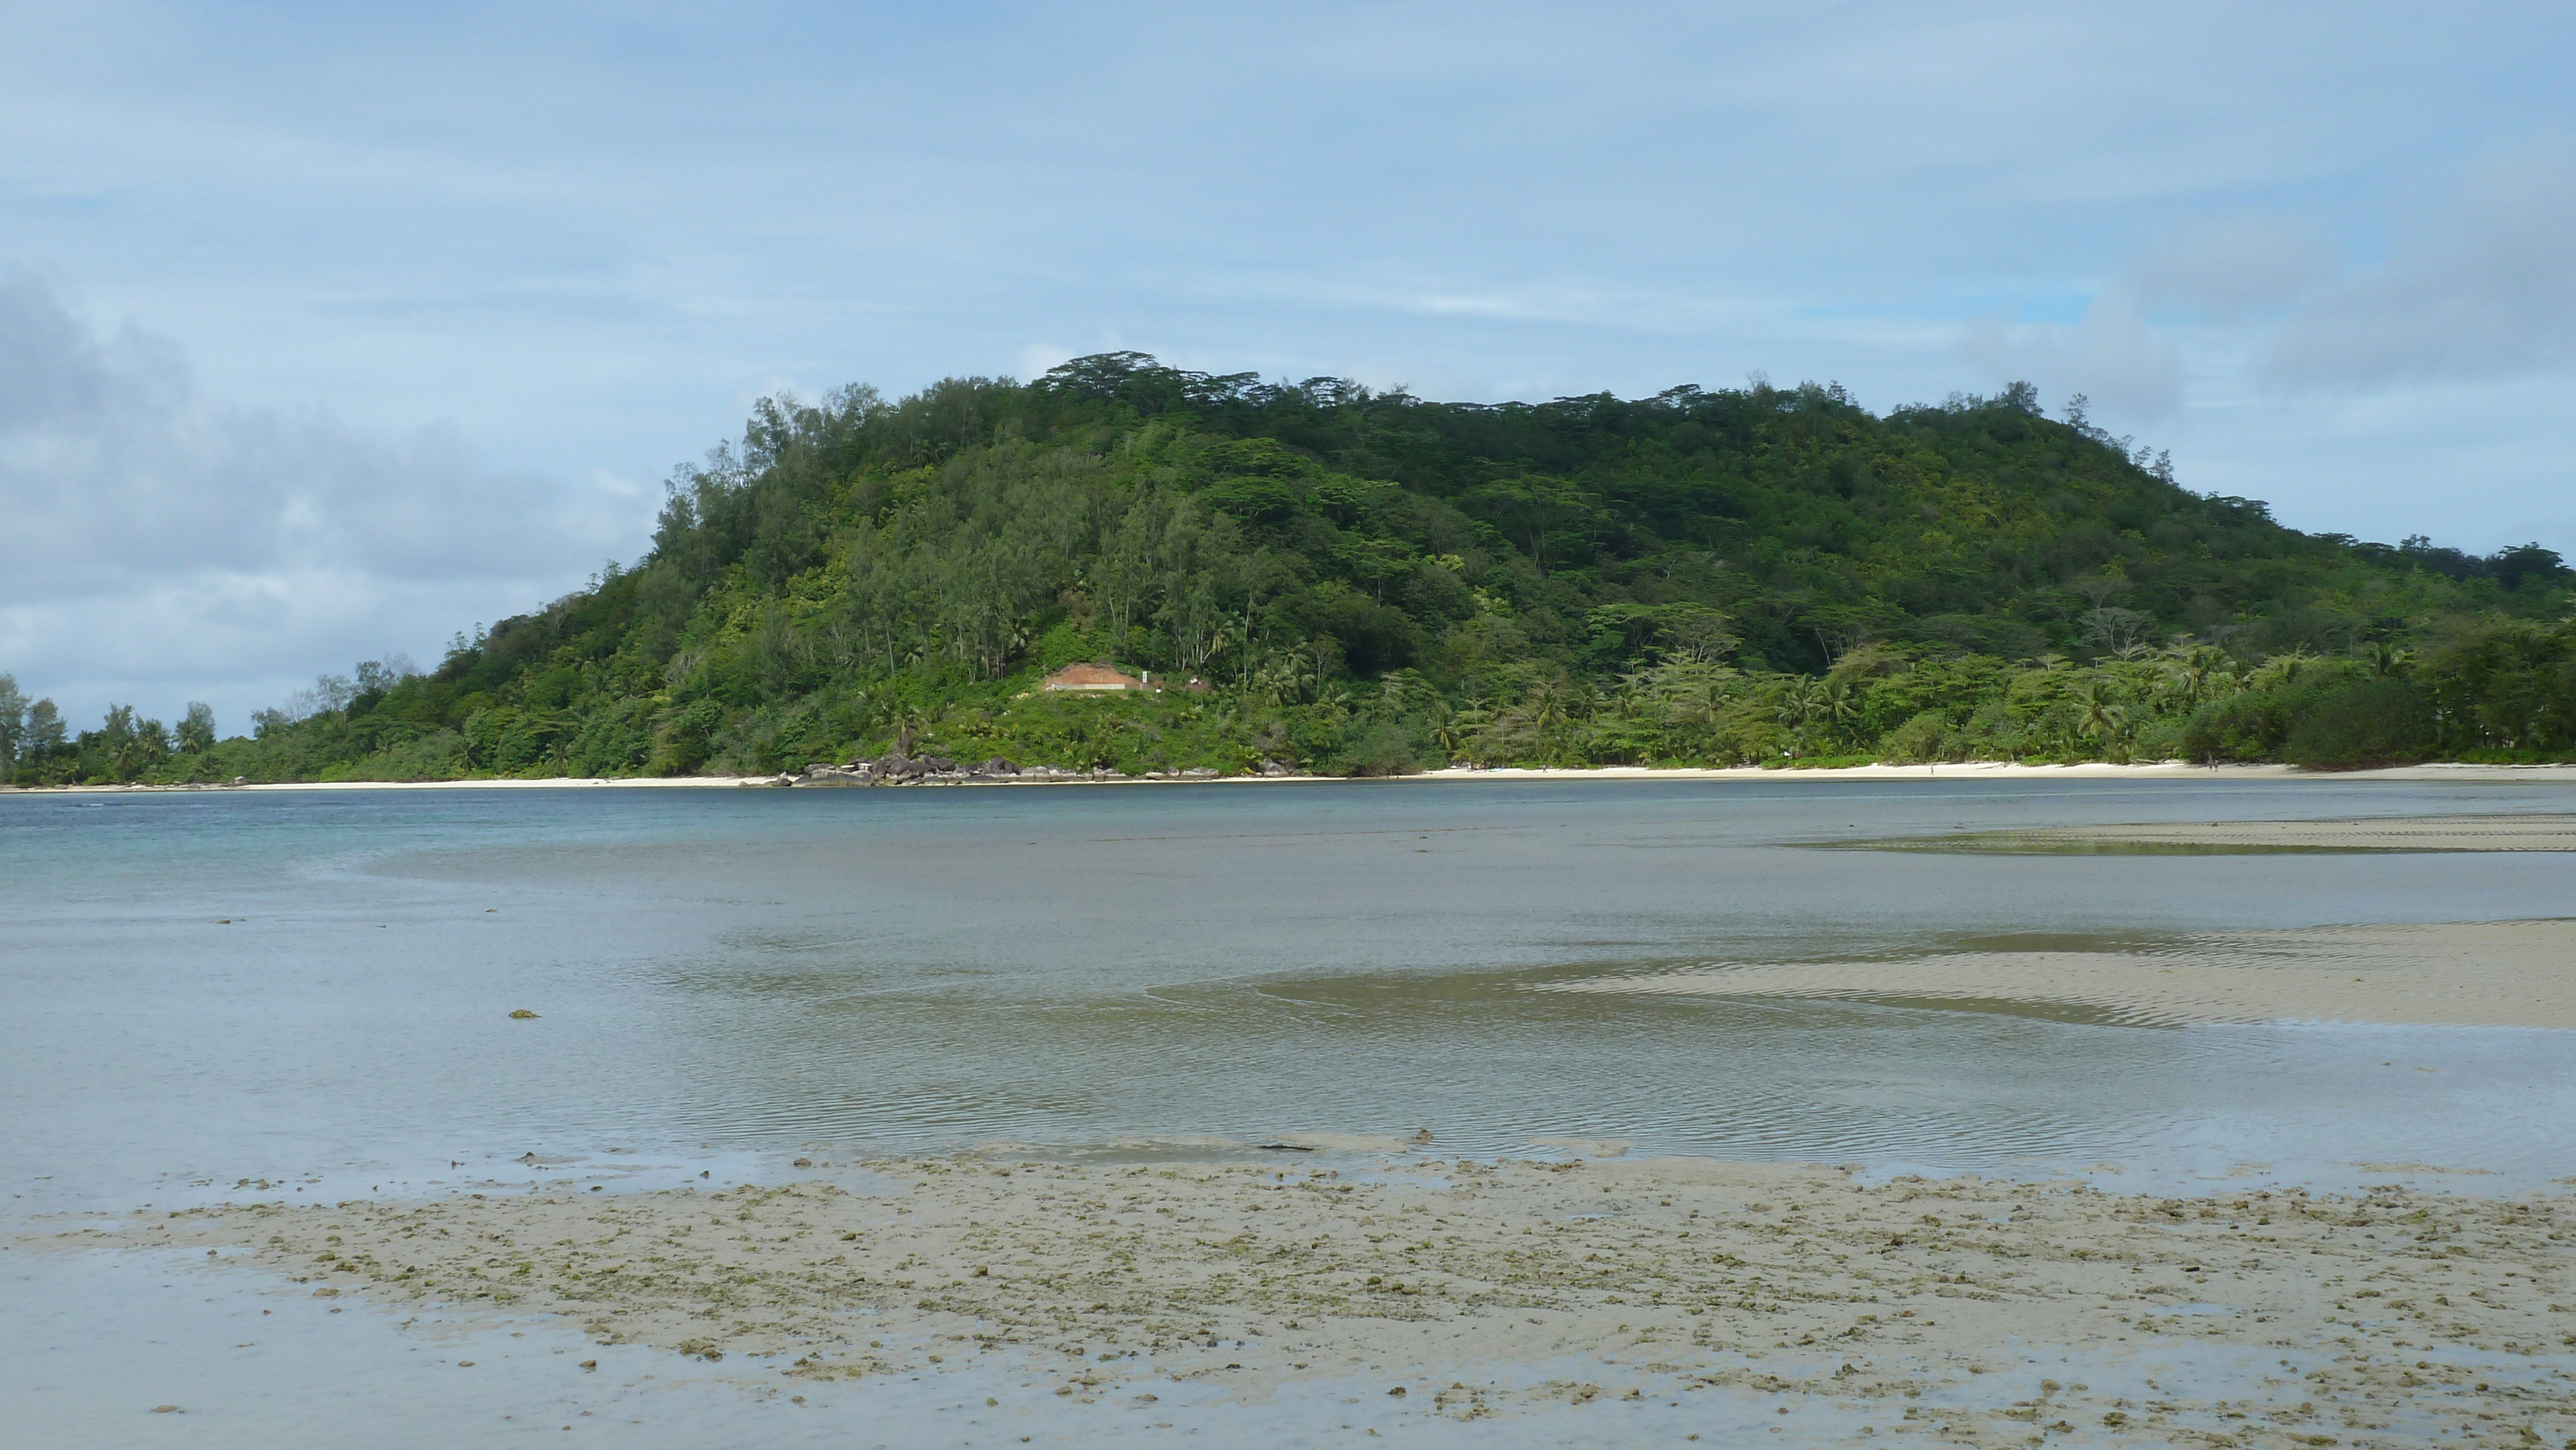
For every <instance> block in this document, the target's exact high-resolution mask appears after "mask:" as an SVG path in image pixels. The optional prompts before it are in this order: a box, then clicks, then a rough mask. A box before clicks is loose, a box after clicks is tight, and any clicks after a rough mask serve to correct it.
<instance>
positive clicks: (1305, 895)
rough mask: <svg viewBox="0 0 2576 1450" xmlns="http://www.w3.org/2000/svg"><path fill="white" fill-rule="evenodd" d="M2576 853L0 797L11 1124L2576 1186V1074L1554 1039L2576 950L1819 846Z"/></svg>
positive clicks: (2360, 858) (2334, 882) (1869, 825)
mask: <svg viewBox="0 0 2576 1450" xmlns="http://www.w3.org/2000/svg"><path fill="white" fill-rule="evenodd" d="M2564 808H2565V807H2564V792H2563V790H2554V789H2552V788H2548V787H2506V788H2498V787H2463V786H2445V785H2427V784H2416V783H2405V784H2397V783H2378V782H2331V783H2328V782H2308V781H2300V782H2277V783H2276V782H2260V783H2234V782H2230V783H2204V782H2192V783H2187V784H2186V783H2166V782H2157V783H2151V784H2136V783H2119V782H2110V783H2089V782H2088V783H2069V784H2063V785H2061V784H2056V783H2049V784H2045V785H2035V784H2031V783H2027V782H1959V783H1925V782H1905V783H1888V784H1867V785H1863V784H1849V783H1805V782H1800V783H1785V784H1781V785H1769V784H1755V785H1748V784H1742V783H1732V782H1729V783H1694V782H1674V783H1667V782H1597V783H1568V784H1562V785H1560V784H1553V783H1550V784H1520V783H1513V784H1479V785H1448V784H1441V785H1432V784H1421V783H1370V784H1352V785H1347V786H1344V785H1300V786H1289V787H1234V786H1229V787H1201V788H1112V789H1072V788H1067V789H1028V790H986V791H974V790H950V791H927V790H924V791H908V792H903V791H837V792H794V791H743V792H719V791H703V792H702V791H686V792H645V791H636V792H605V791H603V792H581V793H561V794H556V793H536V792H498V791H496V792H491V793H481V792H472V793H395V792H387V793H366V794H350V795H322V794H314V795H286V794H277V795H259V796H223V797H209V796H175V797H172V796H164V797H150V796H127V797H114V798H109V799H106V800H97V799H91V800H87V801H74V800H71V799H67V798H61V797H32V798H31V797H24V796H19V797H9V798H0V879H6V880H8V881H9V882H10V883H11V885H10V890H11V893H12V894H11V906H12V910H11V912H10V914H9V916H8V918H7V920H6V921H5V922H0V1091H6V1092H7V1094H8V1095H9V1099H10V1101H11V1102H12V1103H13V1104H15V1105H17V1106H18V1108H19V1110H20V1117H19V1119H18V1123H19V1125H20V1126H19V1127H18V1128H15V1129H13V1131H12V1133H11V1134H10V1135H8V1137H7V1139H6V1141H5V1144H0V1174H5V1176H6V1177H7V1180H8V1182H9V1185H10V1188H11V1191H12V1192H21V1191H37V1190H35V1189H34V1188H33V1187H32V1185H36V1184H37V1183H38V1182H39V1181H40V1180H42V1181H43V1184H44V1186H43V1188H42V1189H41V1192H40V1194H39V1196H41V1197H43V1198H45V1199H46V1200H47V1201H48V1202H54V1201H65V1200H66V1199H94V1200H96V1201H101V1202H121V1201H132V1200H133V1199H134V1198H135V1197H137V1196H148V1192H149V1186H150V1185H152V1184H154V1183H156V1182H159V1181H162V1175H165V1174H180V1175H191V1174H195V1175H206V1176H220V1178H221V1179H222V1181H225V1182H230V1181H231V1180H232V1179H233V1178H235V1177H238V1176H241V1175H245V1174H250V1175H259V1174H284V1173H288V1172H303V1171H306V1170H315V1171H319V1170H324V1169H330V1170H339V1169H342V1168H344V1167H346V1166H348V1165H379V1164H382V1165H393V1166H396V1167H400V1168H403V1169H404V1170H405V1171H408V1170H409V1169H410V1168H411V1167H414V1166H417V1165H421V1164H432V1165H444V1164H445V1163H447V1162H451V1161H456V1160H460V1159H464V1158H466V1157H467V1156H468V1155H469V1154H485V1153H491V1154H498V1155H500V1156H504V1157H510V1156H516V1155H517V1154H519V1153H520V1152H522V1151H525V1150H530V1149H538V1150H543V1151H545V1152H549V1153H552V1152H565V1153H575V1154H579V1153H596V1152H602V1151H605V1150H607V1149H609V1148H611V1147H641V1148H643V1149H645V1150H646V1151H648V1152H702V1151H710V1150H722V1151H741V1150H779V1149H785V1148H790V1147H794V1146H796V1145H799V1144H807V1143H814V1144H829V1145H831V1146H833V1147H835V1148H836V1149H841V1150H845V1151H852V1152H860V1151H871V1150H899V1149H913V1148H943V1147H954V1146H961V1145H969V1144H974V1143H978V1142H986V1141H991V1140H997V1139H999V1140H1011V1141H1017V1142H1031V1143H1044V1144H1059V1145H1084V1144H1093V1145H1097V1144H1106V1143H1110V1142H1112V1141H1116V1140H1122V1139H1135V1138H1149V1139H1150V1138H1188V1137H1196V1136H1204V1135H1221V1136H1223V1137H1226V1138H1231V1139H1235V1140H1238V1141H1242V1142H1247V1143H1249V1142H1258V1141H1268V1140H1271V1139H1273V1138H1275V1137H1276V1136H1277V1135H1279V1134H1281V1133H1286V1132H1294V1131H1299V1130H1330V1131H1341V1132H1367V1133H1403V1134H1409V1133H1411V1132H1412V1131H1413V1130H1414V1129H1416V1128H1422V1127H1427V1128H1429V1129H1431V1130H1432V1131H1433V1132H1434V1134H1435V1143H1436V1146H1437V1150H1438V1151H1442V1152H1466V1153H1478V1154H1487V1153H1503V1152H1517V1151H1522V1150H1523V1149H1524V1148H1525V1147H1526V1145H1527V1143H1528V1141H1529V1139H1530V1138H1532V1137H1533V1136H1538V1135H1551V1136H1566V1137H1587V1138H1622V1139H1633V1140H1635V1142H1636V1144H1637V1147H1638V1151H1640V1152H1658V1151H1685V1152H1702V1153H1716V1154H1726V1155H1736V1156H1747V1157H1781V1158H1814V1159H1823V1160H1827V1161H1835V1162H1848V1161H1854V1160H1862V1161H1868V1162H1872V1163H1878V1164H1882V1165H1894V1164H1905V1165H1915V1166H1922V1167H1929V1168H1974V1169H1983V1170H1989V1171H1998V1170H2009V1171H2020V1170H2025V1169H2032V1168H2036V1167H2038V1166H2040V1165H2052V1164H2053V1165H2077V1166H2081V1165H2086V1164H2091V1163H2095V1162H2105V1161H2108V1162H2116V1163H2121V1164H2127V1165H2132V1166H2136V1167H2139V1168H2142V1169H2151V1170H2154V1171H2159V1172H2167V1173H2177V1172H2190V1171H2201V1170H2203V1169H2207V1170H2209V1171H2218V1170H2221V1169H2224V1168H2225V1167H2226V1166H2227V1165H2229V1164H2232V1163H2235V1162H2238V1161H2240V1160H2247V1159H2255V1160H2262V1161H2268V1162H2273V1163H2276V1164H2282V1165H2299V1164H2339V1163H2344V1162H2348V1161H2352V1160H2387V1159H2402V1158H2421V1159H2425V1160H2427V1161H2438V1162H2458V1161H2461V1160H2463V1159H2466V1160H2471V1161H2475V1162H2477V1163H2480V1164H2482V1165H2484V1166H2488V1167H2495V1168H2500V1169H2507V1170H2510V1171H2514V1172H2518V1173H2526V1174H2536V1175H2539V1176H2550V1175H2551V1174H2553V1173H2564V1172H2565V1171H2567V1170H2566V1167H2565V1163H2564V1157H2565V1155H2564V1151H2563V1144H2560V1143H2558V1142H2556V1141H2554V1140H2553V1139H2552V1138H2551V1137H2550V1136H2549V1135H2548V1134H2547V1130H2545V1129H2543V1128H2542V1127H2540V1126H2538V1125H2539V1124H2543V1123H2546V1122H2550V1121H2565V1120H2567V1119H2568V1117H2569V1116H2570V1110H2571V1109H2576V1072H2571V1071H2570V1070H2569V1069H2570V1068H2571V1067H2576V1054H2571V1051H2570V1048H2569V1047H2568V1046H2567V1044H2566V1036H2567V1035H2566V1034H2557V1033H2547V1032H2529V1031H2521V1032H2517V1031H2502V1030H2496V1031H2489V1030H2460V1029H2401V1028H2333V1029H2323V1028H2290V1027H2256V1026H2231V1027H2189V1028H2168V1029H2157V1030H2141V1029H2138V1028H2133V1027H2126V1026H2116V1025H2105V1024H2104V1023H2102V1022H2101V1021H2100V1020H2098V1019H2095V1018H2090V1017H2087V1016H2086V1015H2085V1014H2084V1013H2083V1012H2081V1011H2069V1010H2063V1009H2055V1008H2047V1009H2043V1008H2035V1007H2030V1006H2027V1005H2019V1004H2010V1003H1994V1004H1966V1005H1973V1006H1978V1007H1982V1008H1985V1009H1987V1010H1961V1008H1962V1006H1963V1004H1960V1003H1957V1002H1943V1003H1940V1004H1938V1005H1932V1004H1922V1003H1906V1002H1891V1001H1880V1002H1875V1003H1859V1002H1841V1001H1814V1000H1808V1001H1752V1000H1734V999H1701V1000H1691V999H1676V998H1651V999H1649V998H1636V997H1627V996H1617V995H1578V994H1562V993H1551V992H1534V991H1531V990H1528V988H1529V987H1530V986H1531V985H1532V984H1534V983H1540V982H1548V981H1562V980H1565V979H1567V978H1569V977H1580V976H1590V975H1595V974H1600V973H1604V972H1620V973H1626V972H1635V971H1639V970H1644V969H1651V968H1654V967H1657V966H1665V965H1673V964H1679V963H1687V962H1705V961H1709V960H1730V961H1748V960H1775V961H1776V960H1802V959H1804V960H1813V959H1824V958H1831V957H1845V958H1848V957H1853V956H1871V955H1888V954H1907V953H1916V952H1923V951H1929V950H1958V949H1962V948H1971V949H1973V948H1975V947H1978V946H1986V947H1993V946H1996V945H1998V944H2000V943H2006V942H2008V943H2010V944H2011V945H2012V946H2014V947H2019V948H2024V949H2027V948H2029V947H2031V946H2032V945H2033V944H2034V943H2040V944H2046V945H2052V946H2065V945H2070V944H2074V943H2079V942H2080V943H2082V944H2084V945H2087V946H2095V947H2098V946H2101V945H2104V944H2106V943H2111V944H2129V943H2135V942H2139V941H2144V940H2150V939H2159V938H2163V937H2167V936H2170V935H2172V934H2175V933H2183V932H2192V931H2208V930H2217V929H2260V928H2274V927H2294V926H2309V925H2320V924H2330V923H2361V922H2394V921H2431V920H2461V919H2490V918H2500V917H2535V916H2564V915H2571V914H2576V879H2571V876H2576V873H2570V872H2568V871H2567V870H2566V869H2565V865H2564V862H2563V860H2561V859H2559V858H2554V857H2548V856H2534V855H2526V856H2494V855H2489V856H2463V855H2452V856H2387V855H2376V854H2374V855H2352V854H2341V853H2337V854H2331V855H2328V854H2316V853H2299V854H2268V855H2263V856H2259V857H2252V858H2243V859H2230V860H2224V861H2219V860H2206V859H2201V858H2200V857H2198V856H2196V855H2191V854H2169V853H2158V854H2146V855H2139V854H2125V853H2119V854H2078V855H2068V856H2055V855H2050V856H1993V855H1983V856H1981V855H1976V854H1936V853H1923V852H1887V851H1869V852H1857V851H1833V852H1818V851H1812V850H1803V849H1796V848H1798V847H1802V846H1809V845H1816V844H1836V843H1843V842H1860V841H1865V840H1878V841H1884V840H1885V839H1887V838H1890V837H1895V836H1903V835H1909V834H1910V835H1924V834H1931V833H1941V832H1996V831H2004V830H2014V829H2028V828H2031V827H2036V826H2052V825H2081V824H2088V823H2099V822H2113V821H2117V822H2134V821H2142V820H2159V819H2196V820H2201V821H2207V820H2215V819H2284V818H2291V817H2326V816H2348V815H2353V814H2356V813H2395V812H2407V811H2422V812H2445V813H2454V814H2456V813H2462V812H2467V811H2499V810H2501V811H2513V810H2563V809H2564ZM227 921H228V922H229V924H220V923H224V922H227ZM514 1008H526V1009H528V1010H531V1011H535V1012H537V1013H538V1014H540V1015H539V1016H538V1017H537V1018H536V1019H535V1020H533V1021H513V1020H511V1019H510V1018H509V1017H508V1015H507V1014H508V1013H509V1012H510V1011H511V1010H512V1009H514ZM2425 1069H2432V1070H2430V1071H2427V1070H2425ZM505 1148H506V1150H507V1151H506V1153H503V1152H502V1151H501V1150H503V1149H505ZM2285 1171H2289V1169H2287V1168H2285Z"/></svg>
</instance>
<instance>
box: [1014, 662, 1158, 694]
mask: <svg viewBox="0 0 2576 1450" xmlns="http://www.w3.org/2000/svg"><path fill="white" fill-rule="evenodd" d="M1038 688H1039V689H1042V690H1141V689H1144V688H1145V682H1144V681H1143V680H1140V679H1138V678H1136V677H1135V676H1134V675H1131V674H1128V673H1126V672H1125V671H1123V670H1120V669H1118V668H1116V667H1115V666H1112V665H1101V664H1087V663H1086V664H1073V665H1066V666H1065V667H1064V668H1063V669H1060V670H1058V671H1056V672H1055V673H1054V674H1051V675H1049V676H1047V677H1046V679H1045V681H1044V682H1043V683H1041V684H1040V685H1039V686H1038Z"/></svg>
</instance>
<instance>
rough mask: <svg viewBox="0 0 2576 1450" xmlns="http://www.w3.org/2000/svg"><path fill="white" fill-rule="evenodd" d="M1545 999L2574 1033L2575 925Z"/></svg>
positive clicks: (1707, 981)
mask: <svg viewBox="0 0 2576 1450" xmlns="http://www.w3.org/2000/svg"><path fill="white" fill-rule="evenodd" d="M1536 990H1541V991H1551V992H1587V993H1638V994H1647V995H1668V996H1690V997H1838V998H1850V999H1861V1000H1878V1001H1888V1002H1903V1003H1917V1004H1925V1005H1932V1006H1954V1007H1969V1006H1980V1005H2005V1006H2009V1005H2011V1004H2026V1003H2045V1004H2051V1005H2055V1006H2062V1007H2073V1008H2079V1009H2084V1010H2086V1011H2088V1012H2090V1013H2092V1014H2094V1015H2097V1016H2098V1017H2099V1018H2101V1019H2102V1020H2105V1021H2115V1022H2133V1023H2141V1024H2157V1023H2180V1022H2279V1021H2307V1022H2368V1023H2416V1024H2426V1025H2447V1026H2487V1027H2548V1028H2560V1029H2566V1028H2576V921H2564V920H2552V921H2497V922H2459V923H2446V924H2441V925H2432V926H2357V927H2325V928H2313V929H2308V930H2302V931H2270V932H2229V933H2207V934H2200V935H2193V936H2186V937H2179V938H2175V939H2172V940H2168V941H2162V942H2157V943H2155V944H2153V945H2150V946H2144V947H2141V948H2139V949H2136V950H2131V951H1962V952H1944V953H1936V954H1932V955H1928V956H1919V957H1908V958H1903V959H1899V960H1892V961H1820V962H1762V963H1752V964H1746V965H1735V966H1713V967H1707V968H1691V969H1685V970H1681V971H1670V972H1654V973H1640V974H1637V975H1632V976H1617V977H1595V978H1589V979H1586V980H1582V981H1575V982H1557V983H1549V984H1547V985H1545V986H1543V987H1540V988H1537V989H1536Z"/></svg>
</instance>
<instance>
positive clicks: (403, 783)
mask: <svg viewBox="0 0 2576 1450" xmlns="http://www.w3.org/2000/svg"><path fill="white" fill-rule="evenodd" d="M1363 779H1364V780H1369V781H1372V782H1377V783H1385V784H1397V783H1404V782H1415V783H1433V782H1443V783H1454V782H1460V781H1497V782H1500V781H1512V782H1521V781H1605V780H1647V781H1652V780H1683V781H1720V782H1736V783H1756V782H1769V783H1778V782H1806V781H1816V782H1824V781H1834V782H1849V781H1943V780H2016V781H2028V780H2158V781H2227V780H2304V781H2339V780H2358V781H2446V782H2454V783H2460V784H2532V785H2542V784H2546V785H2559V784H2567V785H2576V764H2571V765H2477V764H2468V763H2451V762H2432V763H2428V764H2424V765H2401V766H2389V767H2386V768H2383V769H2379V770H2350V771H2314V770H2306V769H2302V768H2301V767H2298V766H2294V765H2186V764H2183V763H2181V762H2179V761H2164V762H2159V763H2156V764H2152V765H2113V764H2109V763H2107V762H2086V763H2083V764H2078V765H2022V764H2018V763H2013V762H2005V761H1969V762H1963V763H1950V764H1938V765H1848V766H1833V767H1826V768H1818V769H1813V770H1800V769H1796V768H1792V767H1783V768H1778V769H1773V768H1767V767H1762V766H1730V767H1725V768H1697V767H1668V766H1645V765H1602V766H1584V767H1568V768H1563V769H1554V768H1535V767H1526V768H1525V767H1519V766H1497V767H1494V768H1491V769H1480V768H1469V767H1461V766H1452V767H1449V768H1447V769H1443V770H1434V771H1424V772H1422V773H1420V774H1416V775H1396V776H1375V777H1351V776H1338V775H1305V774H1289V775H1229V776H1219V777H1216V778H1214V779H1204V780H1180V779H1153V778H1149V777H1146V776H1120V777H1111V778H1091V779H1083V780H1029V781H1010V780H981V781H955V782H948V781H939V782H924V783H922V785H923V786H926V787H928V788H933V789H947V788H958V787H973V786H1000V787H1004V788H1020V787H1031V786H1082V785H1137V786H1142V785H1171V786H1177V785H1229V786H1239V785H1295V784H1305V783H1311V782H1317V781H1352V780H1363ZM782 788H796V787H792V786H782V783H781V777H779V776H776V775H684V776H547V777H542V778H537V779H526V778H494V779H488V780H335V781H275V782H261V783H258V784H245V785H221V784H215V783H211V782H208V783H201V784H181V785H144V784H135V785H59V786H8V785H0V795H33V796H52V795H133V794H155V793H160V794H167V793H178V792H195V793H217V794H222V793H233V792H249V791H296V790H326V791H344V790H617V789H670V790H719V789H721V790H733V789H782ZM802 788H804V789H830V790H846V789H854V788H866V789H874V788H876V787H852V786H847V785H830V786H806V787H802ZM887 788H889V789H912V788H917V787H914V786H889V787H887Z"/></svg>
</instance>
